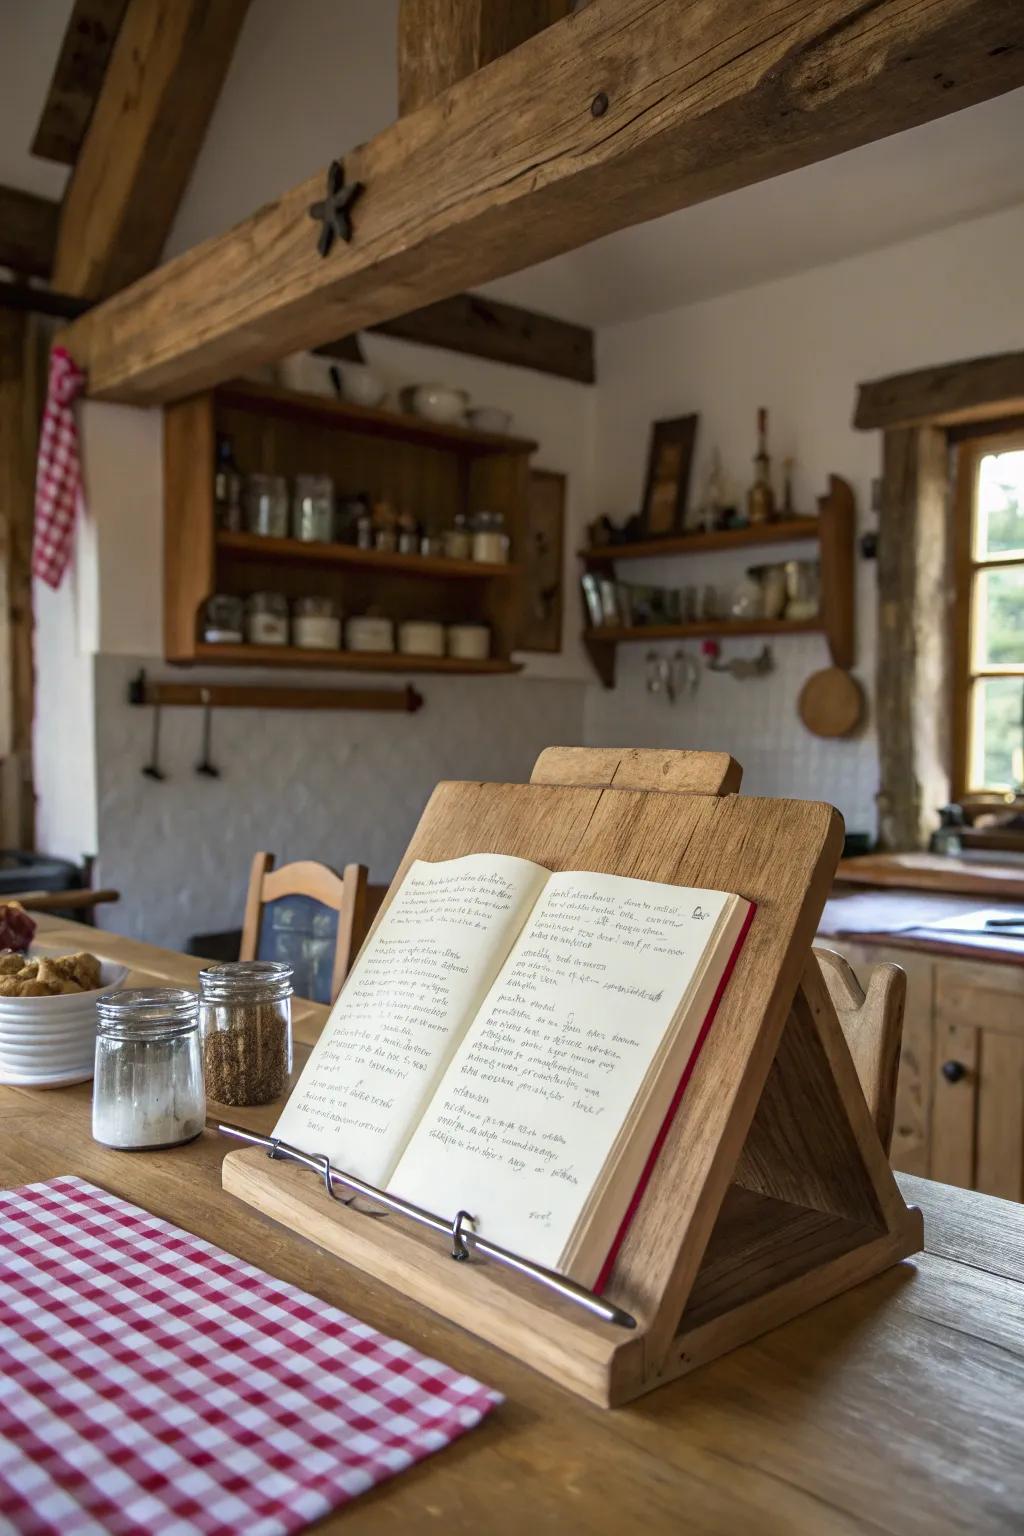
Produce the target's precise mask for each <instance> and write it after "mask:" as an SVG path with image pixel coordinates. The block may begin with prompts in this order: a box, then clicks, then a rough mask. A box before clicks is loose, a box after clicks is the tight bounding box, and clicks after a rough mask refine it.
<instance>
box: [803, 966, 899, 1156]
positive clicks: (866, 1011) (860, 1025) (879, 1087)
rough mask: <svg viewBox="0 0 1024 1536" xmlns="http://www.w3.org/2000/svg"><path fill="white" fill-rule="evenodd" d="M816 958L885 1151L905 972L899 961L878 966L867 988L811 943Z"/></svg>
mask: <svg viewBox="0 0 1024 1536" xmlns="http://www.w3.org/2000/svg"><path fill="white" fill-rule="evenodd" d="M814 956H815V959H816V960H817V962H818V964H819V965H820V967H821V972H822V975H823V977H824V979H825V985H826V986H827V988H828V993H829V997H830V998H831V999H832V1005H833V1007H834V1008H835V1010H836V1013H837V1014H838V1015H839V1022H840V1024H841V1025H842V1030H843V1034H844V1035H845V1036H846V1043H847V1045H848V1046H849V1047H850V1055H851V1056H852V1057H853V1064H854V1066H855V1067H856V1069H857V1076H858V1078H859V1079H860V1085H861V1087H862V1088H863V1090H864V1097H865V1098H866V1099H867V1101H868V1109H869V1110H870V1111H871V1118H872V1120H874V1122H875V1129H876V1130H877V1131H878V1136H879V1139H880V1141H881V1143H882V1146H883V1147H884V1148H885V1150H886V1154H887V1155H888V1152H889V1149H890V1147H891V1145H892V1130H893V1122H894V1120H895V1116H896V1076H897V1073H898V1071H899V1065H900V1044H901V1041H902V1039H903V1011H904V1008H905V1006H906V999H907V973H906V971H904V970H903V969H902V968H901V967H900V966H898V965H888V964H886V965H879V966H876V967H875V969H874V970H873V971H872V972H871V975H870V977H869V978H868V990H867V992H865V991H864V989H863V987H862V986H861V984H860V982H859V981H858V980H857V977H856V976H855V974H854V972H853V969H852V967H851V966H850V965H849V964H848V963H847V961H846V960H844V959H843V957H842V955H837V954H836V952H835V950H832V949H819V948H818V947H817V945H815V949H814Z"/></svg>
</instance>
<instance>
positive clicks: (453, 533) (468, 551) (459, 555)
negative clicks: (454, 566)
mask: <svg viewBox="0 0 1024 1536" xmlns="http://www.w3.org/2000/svg"><path fill="white" fill-rule="evenodd" d="M444 552H445V555H446V556H447V558H448V559H449V560H468V559H469V558H470V556H471V555H472V553H473V535H472V534H471V533H470V531H469V523H468V521H467V519H466V514H465V513H464V512H456V514H455V517H454V519H453V522H452V526H451V527H450V528H446V529H445V532H444Z"/></svg>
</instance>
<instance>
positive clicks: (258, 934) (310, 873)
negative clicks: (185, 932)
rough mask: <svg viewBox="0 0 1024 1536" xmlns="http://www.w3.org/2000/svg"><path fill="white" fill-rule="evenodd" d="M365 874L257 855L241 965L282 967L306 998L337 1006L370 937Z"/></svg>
mask: <svg viewBox="0 0 1024 1536" xmlns="http://www.w3.org/2000/svg"><path fill="white" fill-rule="evenodd" d="M366 926H367V918H366V868H365V866H364V865H362V864H346V865H345V869H344V871H343V873H342V874H340V875H339V874H338V873H337V872H336V871H335V870H333V869H331V868H330V867H329V866H328V865H327V864H317V863H315V862H314V861H313V860H311V859H306V860H301V861H299V862H297V863H295V864H285V865H284V866H283V867H282V868H281V869H274V855H273V854H272V853H257V854H255V855H254V856H253V861H252V869H251V871H250V874H249V893H248V896H247V897H246V902H245V919H244V922H243V925H242V943H241V947H240V950H239V959H240V960H284V961H287V963H288V964H289V965H290V966H291V967H292V971H293V979H292V984H293V986H294V988H295V990H296V992H298V993H299V995H300V996H302V997H308V998H311V999H312V1000H313V1001H314V1002H317V1003H332V1002H333V1001H334V999H335V998H336V997H337V995H338V993H339V992H340V990H341V984H342V982H343V981H344V980H345V977H346V976H347V975H348V972H349V968H350V966H351V965H352V962H353V960H354V959H355V957H356V955H357V953H358V951H359V946H360V945H361V944H362V942H363V939H364V937H365V935H366Z"/></svg>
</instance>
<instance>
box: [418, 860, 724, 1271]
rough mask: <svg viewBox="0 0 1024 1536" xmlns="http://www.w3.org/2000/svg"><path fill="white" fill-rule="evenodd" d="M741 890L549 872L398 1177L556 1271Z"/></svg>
mask: <svg viewBox="0 0 1024 1536" xmlns="http://www.w3.org/2000/svg"><path fill="white" fill-rule="evenodd" d="M734 907H735V898H733V897H730V896H728V895H726V894H725V893H723V892H720V891H694V890H686V889H681V888H680V887H678V886H672V885H662V884H659V883H656V882H654V881H642V880H629V879H625V878H622V877H620V876H618V875H597V874H580V873H574V872H572V873H563V874H556V875H552V876H551V878H550V880H549V881H548V884H547V887H546V889H545V891H544V894H543V896H542V897H541V898H540V900H539V901H538V902H537V905H536V907H535V908H534V910H533V913H532V915H531V917H530V920H529V922H528V923H527V925H526V927H525V928H524V930H523V932H522V934H521V935H520V938H519V940H518V942H517V944H516V946H515V948H514V949H513V951H512V953H511V954H510V955H509V958H508V961H507V963H506V965H505V967H504V969H503V971H502V973H501V975H500V976H499V977H498V979H497V981H496V982H495V985H494V987H493V988H492V989H491V992H490V994H489V995H488V997H487V998H486V999H485V1001H484V1004H483V1006H482V1008H481V1010H480V1013H479V1014H478V1016H477V1018H476V1020H475V1021H474V1023H473V1024H472V1025H471V1027H470V1028H469V1030H468V1031H467V1033H466V1035H465V1038H464V1039H463V1041H462V1043H461V1045H460V1046H459V1049H458V1050H457V1052H456V1053H455V1056H454V1058H453V1060H452V1064H451V1066H450V1067H449V1069H448V1071H447V1073H446V1074H445V1077H444V1079H443V1081H442V1082H441V1084H440V1085H439V1087H438V1090H437V1093H436V1094H435V1096H434V1099H433V1100H432V1102H431V1103H430V1105H429V1106H428V1108H427V1109H426V1111H425V1113H424V1115H423V1118H422V1119H421V1121H420V1123H419V1125H418V1126H417V1128H416V1131H415V1133H414V1134H413V1136H412V1138H411V1140H410V1142H409V1145H408V1147H407V1148H406V1150H405V1153H404V1154H403V1157H402V1160H401V1162H400V1163H399V1165H398V1167H397V1168H396V1170H395V1175H394V1177H393V1179H392V1180H391V1183H390V1189H391V1190H392V1192H393V1193H395V1194H398V1195H401V1196H402V1197H403V1198H405V1199H408V1200H413V1201H415V1202H417V1203H418V1204H420V1205H426V1206H428V1207H429V1208H431V1209H435V1210H439V1211H440V1213H441V1214H443V1215H447V1214H448V1213H449V1212H452V1213H454V1212H455V1211H457V1210H460V1209H465V1210H468V1211H470V1212H472V1214H473V1215H474V1216H475V1217H477V1222H478V1224H477V1230H478V1232H480V1233H481V1235H484V1236H487V1237H490V1238H492V1239H493V1240H494V1241H495V1242H498V1243H502V1244H504V1245H505V1246H506V1247H508V1248H511V1249H513V1250H514V1251H515V1252H517V1253H520V1254H523V1255H524V1256H525V1257H527V1258H531V1259H534V1260H535V1261H536V1262H537V1263H540V1264H545V1265H547V1266H548V1267H549V1268H555V1269H557V1268H558V1267H559V1258H560V1256H561V1254H562V1252H563V1250H564V1248H565V1246H566V1243H567V1241H568V1238H569V1236H570V1234H571V1233H572V1231H573V1228H574V1225H575V1223H576V1221H577V1219H578V1217H579V1216H580V1213H581V1211H582V1210H583V1207H584V1205H585V1204H586V1202H587V1200H588V1197H589V1196H590V1193H591V1190H592V1188H593V1186H594V1184H595V1182H596V1180H597V1178H598V1176H599V1174H600V1172H601V1170H602V1168H603V1167H604V1164H605V1162H606V1159H607V1158H608V1155H609V1152H610V1151H611V1149H612V1147H613V1145H614V1143H615V1140H616V1137H617V1136H618V1135H619V1133H620V1131H621V1129H622V1126H623V1122H624V1121H625V1119H626V1117H627V1115H628V1113H629V1110H630V1108H631V1106H632V1104H633V1101H634V1098H635V1097H636V1094H637V1092H638V1090H639V1089H640V1087H641V1085H642V1084H643V1082H644V1080H645V1077H646V1075H647V1073H648V1072H649V1070H650V1069H651V1068H652V1065H653V1064H654V1063H655V1062H656V1060H657V1058H658V1056H659V1054H660V1053H661V1052H662V1049H663V1046H664V1042H665V1037H666V1032H667V1031H668V1026H669V1024H670V1022H671V1021H672V1018H673V1016H674V1015H675V1013H676V1011H677V1009H679V1007H680V1004H681V1002H682V1003H685V998H686V996H687V995H688V992H689V991H690V990H691V986H692V984H693V982H694V979H695V977H696V976H697V974H698V972H699V971H700V970H701V962H702V960H703V958H704V956H705V954H706V953H707V952H708V951H709V950H710V949H713V940H714V937H715V934H716V931H717V929H718V928H719V926H720V923H721V921H722V920H723V916H724V914H725V913H726V912H727V911H731V910H733V909H734Z"/></svg>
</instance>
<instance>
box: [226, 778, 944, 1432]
mask: <svg viewBox="0 0 1024 1536" xmlns="http://www.w3.org/2000/svg"><path fill="white" fill-rule="evenodd" d="M739 780H740V769H739V766H738V764H736V763H735V762H734V761H733V760H732V759H731V758H729V757H727V756H726V755H725V754H718V753H694V752H655V751H650V752H640V751H612V750H604V749H595V750H591V749H587V748H578V749H577V748H551V749H549V750H548V751H546V752H544V753H542V754H541V756H540V758H539V759H538V762H537V765H536V767H535V769H534V772H533V777H532V780H531V782H530V783H529V784H460V783H447V784H440V785H438V787H437V789H436V790H435V791H434V794H433V795H432V797H431V799H430V803H429V804H428V806H427V808H426V810H425V812H424V814H423V817H422V819H421V821H420V824H419V827H418V828H417V830H416V833H415V835H414V837H413V839H412V842H411V843H410V845H409V848H408V850H407V853H406V857H405V859H404V861H403V863H402V867H401V868H400V869H399V871H398V874H397V875H396V877H395V884H394V885H393V886H392V890H394V889H395V888H396V887H397V884H398V883H399V881H400V880H401V879H402V878H403V877H404V874H405V871H406V869H407V867H408V865H409V864H410V863H411V862H412V860H413V859H417V858H423V859H451V858H457V857H459V856H460V855H462V854H466V853H481V852H492V853H510V854H519V855H520V856H522V857H523V858H528V859H535V860H536V861H537V862H538V863H540V864H543V865H545V866H547V867H548V868H550V869H554V870H559V869H591V870H598V871H602V872H606V873H609V874H619V875H629V876H633V877H635V878H638V879H647V880H663V881H668V882H671V883H674V884H678V885H691V886H698V887H699V886H704V887H706V888H713V889H719V890H725V891H735V892H737V893H738V894H739V895H741V896H745V897H746V898H747V899H748V900H751V901H754V902H756V903H757V915H756V917H755V919H754V922H753V924H752V926H751V929H750V933H749V935H748V937H747V940H746V943H745V944H744V947H743V950H742V951H741V954H740V956H739V960H738V962H737V965H736V969H735V971H734V972H733V975H732V977H731V979H730V981H729V984H728V987H727V988H726V991H725V994H724V996H723V999H722V1002H721V1005H720V1007H719V1010H718V1015H717V1017H716V1019H715V1023H714V1025H713V1027H712V1029H711V1032H710V1034H709V1036H708V1039H707V1041H706V1042H705V1044H704V1047H703V1049H702V1051H701V1054H700V1057H699V1059H698V1062H697V1065H696V1068H695V1070H694V1073H693V1076H692V1078H691V1080H690V1083H689V1085H688V1086H687V1090H686V1094H685V1097H684V1100H683V1103H682V1105H681V1108H680V1110H679V1113H678V1114H677V1115H676V1118H675V1121H674V1123H673V1125H672V1128H671V1130H670V1132H669V1134H668V1137H667V1139H666V1141H665V1144H664V1146H663V1148H662V1151H661V1154H660V1156H659V1159H658V1163H657V1166H656V1167H655V1170H654V1173H653V1175H652V1177H651V1179H650V1182H649V1184H648V1186H647V1189H646V1191H645V1192H644V1196H643V1199H642V1201H641V1202H640V1206H639V1208H638V1210H637V1212H636V1215H635V1217H634V1219H633V1222H632V1224H631V1226H630V1229H629V1232H628V1234H627V1236H626V1240H625V1241H624V1243H623V1245H622V1248H621V1249H620V1252H619V1255H618V1258H617V1260H616V1263H615V1267H614V1270H613V1272H612V1275H611V1278H610V1279H609V1281H608V1284H607V1285H606V1286H605V1292H604V1293H605V1295H606V1296H608V1297H609V1298H610V1299H611V1300H613V1301H615V1302H617V1303H619V1304H620V1305H621V1306H623V1307H625V1308H626V1309H627V1311H629V1312H631V1313H632V1314H633V1315H634V1316H635V1317H636V1318H637V1319H638V1327H637V1329H636V1331H635V1332H628V1331H626V1330H624V1329H622V1328H617V1327H615V1326H614V1325H612V1324H609V1323H604V1322H602V1321H600V1320H598V1319H594V1318H591V1317H589V1316H588V1315H587V1314H586V1313H584V1312H583V1311H582V1310H581V1309H580V1308H577V1307H574V1306H573V1305H572V1304H571V1303H569V1302H563V1301H562V1300H560V1299H559V1298H558V1297H551V1296H549V1295H548V1294H547V1293H546V1292H544V1291H542V1290H541V1289H540V1288H539V1287H538V1286H536V1285H535V1284H531V1283H530V1282H529V1281H528V1280H526V1279H523V1278H521V1277H519V1276H517V1275H515V1274H513V1273H510V1272H507V1271H504V1270H499V1269H498V1268H497V1267H496V1266H494V1265H488V1264H486V1263H483V1262H480V1263H476V1262H471V1263H463V1264H454V1263H453V1262H452V1260H451V1258H450V1256H449V1253H448V1251H447V1249H446V1248H445V1246H444V1244H443V1243H442V1242H440V1241H439V1240H438V1239H436V1238H433V1237H431V1235H430V1234H428V1233H423V1232H421V1231H420V1230H419V1229H417V1228H415V1227H413V1226H412V1225H411V1224H410V1223H408V1222H407V1221H405V1220H404V1219H402V1218H398V1217H391V1216H389V1217H387V1218H386V1219H384V1220H375V1219H373V1218H371V1217H368V1216H367V1215H365V1214H361V1213H360V1212H358V1211H353V1210H351V1209H349V1208H347V1207H342V1206H339V1205H338V1204H337V1203H332V1202H330V1201H328V1200H327V1199H326V1198H325V1195H324V1192H323V1188H322V1186H321V1185H320V1184H319V1183H318V1181H317V1179H316V1176H315V1175H314V1174H312V1173H310V1172H308V1171H306V1170H304V1169H302V1168H299V1167H296V1166H295V1165H294V1164H293V1165H288V1164H284V1163H279V1162H272V1161H271V1160H270V1159H269V1158H268V1157H267V1155H266V1153H265V1152H262V1151H260V1150H258V1149H255V1148H253V1149H247V1150H245V1151H241V1152H232V1153H230V1154H229V1155H228V1156H227V1157H226V1158H225V1160H224V1171H223V1183H224V1188H225V1189H226V1190H229V1191H230V1192H231V1193H233V1194H235V1195H237V1196H239V1197H240V1198H241V1199H243V1200H245V1201H247V1202H248V1203H250V1204H251V1205H253V1206H255V1207H256V1208H257V1209H258V1210H260V1211H262V1212H264V1213H265V1214H266V1215H268V1216H270V1217H272V1218H273V1219H274V1220H276V1221H278V1222H281V1223H282V1224H283V1225H284V1226H286V1227H289V1228H291V1229H292V1230H293V1231H296V1232H300V1233H301V1234H302V1235H303V1236H305V1237H307V1238H309V1239H311V1240H312V1241H313V1242H316V1243H317V1244H319V1245H320V1246H321V1247H323V1248H326V1249H327V1250H328V1251H329V1252H331V1253H334V1254H336V1255H337V1256H338V1257H339V1258H341V1259H344V1260H345V1261H346V1262H347V1263H349V1264H353V1265H354V1266H355V1267H356V1268H358V1269H361V1270H363V1271H365V1272H367V1273H369V1274H372V1275H375V1276H376V1277H378V1278H379V1279H381V1280H383V1281H385V1282H387V1284H389V1285H392V1286H394V1287H395V1288H396V1289H397V1290H399V1291H402V1292H403V1293H404V1294H405V1295H407V1296H410V1297H413V1298H415V1299H416V1300H417V1301H419V1302H421V1303H423V1304H424V1305H425V1306H428V1307H431V1308H432V1309H433V1310H434V1311H436V1312H438V1313H440V1314H441V1315H442V1316H444V1317H447V1318H450V1319H451V1320H452V1321H454V1322H456V1323H459V1324H461V1326H462V1327H464V1328H468V1329H469V1330H470V1331H471V1332H473V1333H475V1334H478V1335H479V1336H480V1337H482V1338H485V1339H487V1340H489V1341H490V1342H491V1343H493V1344H496V1345H497V1346H498V1347H499V1348H501V1349H505V1350H507V1351H509V1352H510V1353H511V1354H514V1355H516V1356H517V1357H518V1358H519V1359H521V1360H525V1361H526V1362H527V1363H528V1364H530V1365H532V1366H533V1367H534V1368H535V1369H537V1370H539V1371H543V1372H544V1374H545V1375H547V1376H550V1377H552V1378H553V1379H554V1380H556V1381H558V1382H560V1383H561V1384H562V1385H563V1386H566V1387H568V1388H570V1389H571V1390H572V1391H574V1392H578V1393H580V1394H581V1396H583V1397H586V1398H588V1399H589V1400H590V1401H591V1402H594V1403H598V1404H601V1405H604V1406H615V1405H617V1404H621V1403H625V1402H628V1401H629V1400H630V1399H631V1398H635V1397H638V1396H640V1395H641V1394H643V1393H645V1392H649V1391H651V1390H652V1389H653V1388H654V1387H657V1386H659V1385H660V1384H661V1383H663V1382H666V1381H671V1380H673V1379H674V1378H675V1377H677V1376H681V1375H683V1374H685V1373H686V1372H687V1371H690V1370H693V1369H694V1367H696V1366H698V1365H702V1364H704V1362H705V1361H708V1360H711V1359H714V1357H715V1356H716V1355H720V1354H723V1353H724V1352H725V1351H726V1350H729V1349H733V1348H735V1346H736V1345H738V1344H742V1343H744V1342H745V1341H747V1340H749V1339H752V1338H756V1337H757V1336H758V1335H759V1334H762V1333H765V1332H766V1331H767V1330H768V1329H770V1328H773V1327H775V1326H776V1325H777V1324H779V1323H783V1322H786V1321H787V1320H788V1319H790V1318H792V1317H796V1316H797V1315H798V1314H800V1313H801V1312H805V1311H807V1310H808V1308H810V1307H813V1306H816V1305H818V1303H820V1302H822V1301H825V1300H827V1299H828V1298H829V1297H830V1296H835V1295H838V1294H839V1293H840V1292H841V1291H844V1290H847V1289H848V1288H849V1287H850V1286H852V1285H856V1284H857V1283H858V1282H859V1281H861V1280H865V1279H867V1278H869V1277H870V1276H872V1275H875V1274H877V1273H879V1271H881V1270H883V1269H885V1268H887V1267H888V1266H889V1265H891V1264H894V1263H895V1262H896V1261H897V1260H899V1259H902V1258H905V1257H906V1256H907V1255H909V1254H912V1253H916V1252H918V1251H919V1250H920V1249H921V1246H922V1223H921V1216H920V1213H919V1212H918V1211H915V1210H911V1209H908V1207H907V1206H906V1205H905V1203H904V1201H903V1199H902V1197H901V1195H900V1193H899V1189H898V1188H897V1186H896V1182H895V1180H894V1179H893V1176H892V1173H891V1171H890V1169H889V1166H888V1162H887V1159H886V1155H885V1152H884V1150H883V1148H882V1144H881V1142H880V1141H879V1138H878V1134H877V1132H876V1130H875V1127H874V1125H873V1123H872V1120H871V1117H870V1114H869V1112H868V1108H867V1104H866V1102H865V1099H864V1094H863V1092H862V1091H861V1088H860V1085H859V1082H858V1080H857V1076H856V1072H855V1070H854V1066H853V1060H852V1058H851V1055H850V1052H849V1049H848V1047H847V1045H846V1041H845V1039H844V1038H843V1034H842V1030H841V1028H840V1025H839V1022H838V1019H837V1016H836V1012H835V1008H834V1007H833V1005H832V1002H831V1000H830V997H829V993H828V990H827V988H826V986H825V983H824V981H823V979H822V975H821V971H820V970H819V968H818V965H817V962H816V961H815V960H814V958H813V956H812V953H811V942H812V939H813V937H814V932H815V928H816V926H817V923H818V921H819V919H820V916H821V912H822V908H823V906H824V903H825V898H826V896H827V894H828V890H829V886H830V884H831V880H832V876H833V873H834V871H835V867H836V863H837V861H838V858H839V854H840V851H841V847H842V838H843V831H842V822H841V819H840V817H839V815H838V813H837V812H836V811H834V810H833V809H832V808H831V807H830V806H827V805H822V804H818V803H813V802H808V801H799V800H760V799H754V798H747V797H744V796H740V795H737V794H736V793H735V791H736V790H737V789H738V787H739ZM309 1150H310V1151H316V1150H317V1149H316V1148H310V1149H309Z"/></svg>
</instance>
